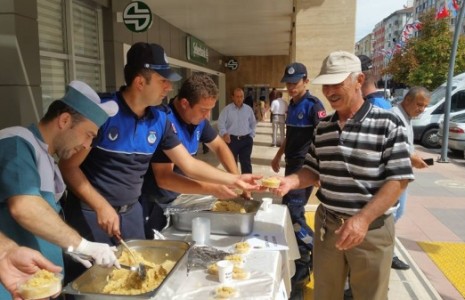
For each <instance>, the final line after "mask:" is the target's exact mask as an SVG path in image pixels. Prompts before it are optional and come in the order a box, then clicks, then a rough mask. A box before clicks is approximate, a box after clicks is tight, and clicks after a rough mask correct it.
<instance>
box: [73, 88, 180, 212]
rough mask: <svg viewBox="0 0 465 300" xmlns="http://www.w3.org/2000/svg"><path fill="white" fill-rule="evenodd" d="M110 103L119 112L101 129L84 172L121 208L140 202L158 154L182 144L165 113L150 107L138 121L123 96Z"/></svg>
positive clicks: (102, 193) (83, 165) (100, 190)
mask: <svg viewBox="0 0 465 300" xmlns="http://www.w3.org/2000/svg"><path fill="white" fill-rule="evenodd" d="M111 99H112V100H114V101H116V103H117V104H118V106H119V111H118V113H117V114H116V115H115V116H113V117H111V118H108V120H107V121H106V122H105V123H104V124H103V125H102V126H101V127H100V129H99V133H98V136H97V137H96V138H95V139H94V141H93V148H92V150H91V151H90V153H89V155H88V156H87V157H86V159H85V160H84V162H83V163H82V164H81V169H82V171H83V172H84V174H85V175H86V177H87V179H88V180H89V182H90V183H91V184H92V186H93V187H94V188H96V189H97V191H98V192H99V193H100V194H101V195H102V196H103V197H105V199H106V200H107V201H108V202H109V203H110V204H111V205H113V206H121V205H126V204H132V203H135V202H136V201H138V198H139V196H140V194H141V189H142V183H143V180H144V175H145V173H146V172H147V169H148V167H149V165H150V159H151V157H152V155H153V153H154V152H155V150H156V149H157V148H158V147H160V148H161V149H172V148H174V147H176V146H177V145H179V144H180V141H179V140H178V138H177V136H176V134H175V133H174V132H173V129H172V126H171V122H170V121H169V120H168V118H167V117H166V114H165V113H164V112H162V111H160V110H159V109H157V108H155V107H149V108H147V110H146V113H145V115H144V116H143V117H142V118H139V117H138V116H137V115H136V114H134V112H132V110H131V109H130V108H129V106H128V105H127V104H126V102H125V101H124V99H123V97H122V95H121V93H116V94H114V95H113V96H112V97H111ZM108 100H109V99H102V101H103V102H104V101H108Z"/></svg>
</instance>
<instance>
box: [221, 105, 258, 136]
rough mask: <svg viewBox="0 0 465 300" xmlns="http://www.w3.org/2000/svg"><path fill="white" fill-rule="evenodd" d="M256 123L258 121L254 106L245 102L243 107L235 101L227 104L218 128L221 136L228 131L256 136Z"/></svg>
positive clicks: (238, 134)
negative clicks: (251, 106) (238, 105)
mask: <svg viewBox="0 0 465 300" xmlns="http://www.w3.org/2000/svg"><path fill="white" fill-rule="evenodd" d="M256 125H257V121H256V120H255V115H254V113H253V110H252V108H250V106H248V105H244V104H242V106H241V107H237V106H236V105H235V104H234V103H230V104H228V105H226V106H225V107H224V108H223V110H222V111H221V113H220V116H219V118H218V130H219V132H220V135H221V136H223V135H225V134H226V133H228V134H231V135H236V136H243V135H250V136H251V137H255V126H256Z"/></svg>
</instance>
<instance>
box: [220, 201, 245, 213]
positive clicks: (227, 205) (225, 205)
mask: <svg viewBox="0 0 465 300" xmlns="http://www.w3.org/2000/svg"><path fill="white" fill-rule="evenodd" d="M212 211H217V212H224V211H228V212H238V213H241V214H245V213H247V211H246V210H245V208H244V206H243V205H242V204H240V203H237V202H236V201H234V200H218V201H216V202H215V203H214V204H213V208H212Z"/></svg>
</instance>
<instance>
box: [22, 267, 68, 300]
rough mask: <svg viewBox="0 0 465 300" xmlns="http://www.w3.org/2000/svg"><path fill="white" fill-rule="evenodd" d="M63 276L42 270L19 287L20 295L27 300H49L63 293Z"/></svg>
mask: <svg viewBox="0 0 465 300" xmlns="http://www.w3.org/2000/svg"><path fill="white" fill-rule="evenodd" d="M62 280H63V275H61V274H55V273H51V272H49V271H46V270H40V271H39V272H37V273H36V274H34V275H33V276H32V277H31V278H29V279H28V280H27V281H26V282H24V283H21V284H19V285H18V293H19V294H20V295H21V297H22V298H24V299H25V300H33V299H43V298H49V297H51V296H53V295H56V294H58V293H60V292H61V288H62Z"/></svg>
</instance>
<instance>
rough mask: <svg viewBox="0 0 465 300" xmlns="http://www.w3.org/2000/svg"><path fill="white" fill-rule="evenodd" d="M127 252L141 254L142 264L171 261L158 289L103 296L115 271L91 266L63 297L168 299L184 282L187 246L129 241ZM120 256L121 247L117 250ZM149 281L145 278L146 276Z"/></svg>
mask: <svg viewBox="0 0 465 300" xmlns="http://www.w3.org/2000/svg"><path fill="white" fill-rule="evenodd" d="M127 244H128V246H129V247H130V248H131V250H134V251H136V252H137V253H139V254H141V255H142V257H143V259H144V260H145V261H149V262H151V263H155V264H163V263H165V262H166V261H167V260H170V261H173V262H174V266H173V268H172V269H171V270H170V271H168V273H167V274H166V277H165V278H164V279H163V281H162V282H161V283H160V285H159V286H158V287H156V288H154V289H153V290H151V291H149V292H146V293H143V294H138V295H121V294H108V293H104V292H103V289H104V287H105V285H106V284H107V282H108V276H109V275H110V273H111V272H112V271H113V270H115V268H103V267H100V266H97V265H94V266H92V267H91V268H90V269H88V270H87V271H85V272H84V273H83V274H82V275H81V276H79V277H78V278H77V279H75V280H74V281H72V282H70V283H69V284H67V285H66V287H65V288H64V289H63V293H64V294H70V295H73V296H74V297H75V298H76V299H79V300H80V299H103V300H105V299H117V300H122V299H171V298H173V297H174V295H175V293H176V290H177V289H178V288H179V287H180V286H181V285H182V283H183V282H184V281H185V280H186V278H187V258H188V254H189V252H190V250H191V244H189V243H187V242H184V241H174V240H173V241H172V240H129V241H127ZM118 249H119V251H118V252H119V253H117V256H118V257H119V255H120V254H121V247H119V248H118ZM147 277H149V276H147Z"/></svg>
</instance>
